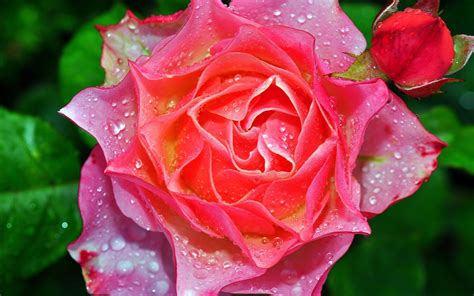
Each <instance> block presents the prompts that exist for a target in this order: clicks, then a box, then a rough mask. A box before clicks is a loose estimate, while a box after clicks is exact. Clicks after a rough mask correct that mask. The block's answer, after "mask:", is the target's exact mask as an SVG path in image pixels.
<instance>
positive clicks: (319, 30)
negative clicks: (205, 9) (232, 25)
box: [231, 0, 366, 74]
mask: <svg viewBox="0 0 474 296" xmlns="http://www.w3.org/2000/svg"><path fill="white" fill-rule="evenodd" d="M231 9H233V10H234V11H235V12H236V13H237V14H239V15H241V16H243V17H246V18H248V19H251V20H254V21H256V22H257V23H260V24H264V25H285V26H289V27H293V28H295V29H300V30H304V31H307V32H309V33H311V34H312V35H313V36H314V37H315V38H316V46H315V50H316V54H317V56H318V58H319V59H320V61H321V65H320V66H321V71H322V72H323V73H324V74H327V73H332V72H343V71H345V70H346V69H347V67H348V66H349V65H351V64H352V62H353V59H352V58H351V57H349V56H348V55H346V53H352V54H354V55H359V54H361V53H362V52H363V51H364V49H365V47H366V41H365V39H364V36H363V35H362V33H360V32H359V30H357V28H356V27H355V26H354V24H353V23H352V22H351V20H350V19H349V18H348V17H347V16H346V15H345V14H344V12H343V11H342V9H341V8H340V7H339V3H338V1H337V0H259V1H257V0H233V1H232V3H231Z"/></svg>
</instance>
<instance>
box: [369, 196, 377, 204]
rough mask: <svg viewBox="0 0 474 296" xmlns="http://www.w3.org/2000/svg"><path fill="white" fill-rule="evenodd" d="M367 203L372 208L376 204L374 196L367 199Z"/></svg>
mask: <svg viewBox="0 0 474 296" xmlns="http://www.w3.org/2000/svg"><path fill="white" fill-rule="evenodd" d="M369 203H370V204H371V205H373V206H374V205H375V204H376V203H377V198H376V197H375V196H371V197H369Z"/></svg>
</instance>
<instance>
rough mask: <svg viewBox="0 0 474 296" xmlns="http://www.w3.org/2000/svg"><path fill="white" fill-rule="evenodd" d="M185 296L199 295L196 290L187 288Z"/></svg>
mask: <svg viewBox="0 0 474 296" xmlns="http://www.w3.org/2000/svg"><path fill="white" fill-rule="evenodd" d="M183 296H197V292H196V291H194V290H186V291H184V293H183Z"/></svg>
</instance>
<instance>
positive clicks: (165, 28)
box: [97, 11, 187, 85]
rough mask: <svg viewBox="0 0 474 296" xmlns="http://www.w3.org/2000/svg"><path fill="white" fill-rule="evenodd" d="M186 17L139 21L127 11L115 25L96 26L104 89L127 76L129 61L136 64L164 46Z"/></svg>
mask: <svg viewBox="0 0 474 296" xmlns="http://www.w3.org/2000/svg"><path fill="white" fill-rule="evenodd" d="M186 16H187V14H186V13H182V12H178V13H176V14H173V15H169V16H152V17H149V18H146V19H144V20H140V19H138V18H137V17H136V16H135V15H134V14H133V13H132V12H130V11H128V12H127V14H126V15H125V17H124V18H123V19H122V20H121V21H120V23H119V24H117V25H111V26H106V27H102V26H97V28H98V29H99V32H100V34H101V35H102V39H103V40H104V45H103V48H102V61H101V63H102V67H103V68H104V70H105V83H104V84H105V85H114V84H116V83H117V82H119V81H120V80H122V78H123V77H124V76H125V75H126V74H127V72H128V69H129V68H128V60H130V61H136V60H137V59H138V58H139V57H140V56H143V55H145V56H146V55H149V54H150V52H151V50H153V48H154V47H155V46H156V45H157V44H158V43H160V42H164V43H166V42H167V41H168V39H169V38H170V37H172V36H174V35H175V34H176V33H177V32H178V31H179V29H180V28H181V27H182V26H183V24H184V22H185V20H186Z"/></svg>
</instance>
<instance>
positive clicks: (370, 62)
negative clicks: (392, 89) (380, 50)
mask: <svg viewBox="0 0 474 296" xmlns="http://www.w3.org/2000/svg"><path fill="white" fill-rule="evenodd" d="M332 76H333V77H340V78H345V79H350V80H355V81H363V80H370V79H375V78H380V79H383V80H385V81H389V78H388V77H387V75H385V73H384V72H382V70H380V69H379V67H378V66H377V64H376V63H375V61H374V59H373V57H372V55H371V54H370V51H368V50H366V51H364V52H363V53H362V54H361V55H360V56H358V57H357V58H356V60H355V61H354V63H353V64H352V65H351V66H350V68H349V69H347V71H346V72H341V73H334V74H332Z"/></svg>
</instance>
